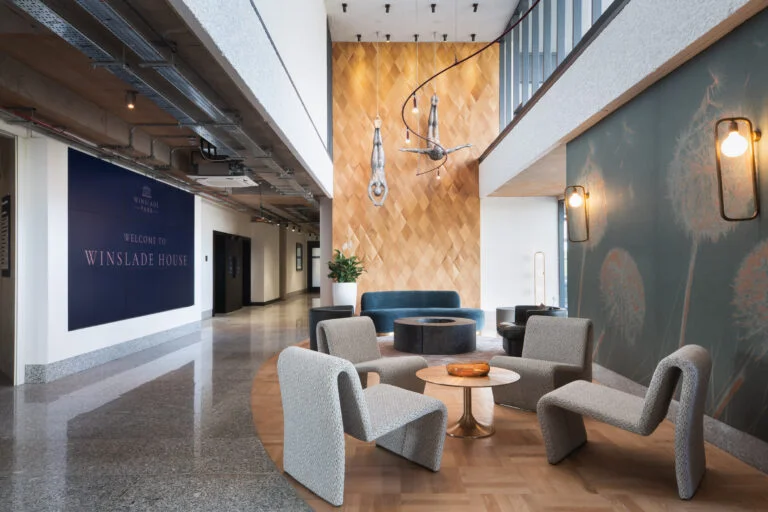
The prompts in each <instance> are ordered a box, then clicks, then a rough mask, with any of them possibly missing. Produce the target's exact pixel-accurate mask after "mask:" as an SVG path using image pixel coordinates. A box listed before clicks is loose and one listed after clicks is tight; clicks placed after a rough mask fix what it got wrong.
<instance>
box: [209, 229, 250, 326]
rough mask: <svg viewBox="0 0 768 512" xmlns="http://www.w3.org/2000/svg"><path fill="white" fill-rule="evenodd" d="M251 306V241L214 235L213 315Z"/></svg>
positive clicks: (215, 233)
mask: <svg viewBox="0 0 768 512" xmlns="http://www.w3.org/2000/svg"><path fill="white" fill-rule="evenodd" d="M250 303H251V239H250V238H245V237H242V236H237V235H230V234H228V233H220V232H218V231H214V232H213V313H214V314H217V313H218V314H221V313H231V312H232V311H237V310H238V309H240V308H242V307H243V305H248V304H250Z"/></svg>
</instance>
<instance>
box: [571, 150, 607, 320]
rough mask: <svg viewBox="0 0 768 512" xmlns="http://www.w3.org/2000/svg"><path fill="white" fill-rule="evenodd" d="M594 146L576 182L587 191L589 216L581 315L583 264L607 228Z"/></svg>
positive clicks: (580, 276)
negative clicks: (593, 157)
mask: <svg viewBox="0 0 768 512" xmlns="http://www.w3.org/2000/svg"><path fill="white" fill-rule="evenodd" d="M593 154H594V147H592V145H590V147H589V154H588V155H587V160H586V162H584V167H583V168H582V170H581V173H580V177H579V179H578V181H577V183H580V184H583V185H584V188H585V189H586V190H587V192H589V200H588V201H587V210H588V211H587V213H588V216H589V240H587V241H586V242H583V243H582V247H583V250H584V254H583V255H582V258H581V272H580V274H579V300H578V302H577V305H576V316H580V315H581V292H582V289H583V288H584V266H585V265H586V261H587V252H588V251H591V250H592V249H594V248H595V247H597V246H598V245H599V244H600V242H601V241H602V240H603V237H604V236H605V231H606V229H607V228H608V202H607V200H606V193H605V180H604V179H603V171H602V169H600V167H599V166H598V165H597V164H596V163H595V161H594V160H593V159H592V155H593Z"/></svg>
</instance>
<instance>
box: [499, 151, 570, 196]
mask: <svg viewBox="0 0 768 512" xmlns="http://www.w3.org/2000/svg"><path fill="white" fill-rule="evenodd" d="M565 185H566V183H565V144H561V145H560V146H557V147H556V148H554V149H553V150H551V151H550V152H549V153H547V154H546V155H544V156H543V157H541V159H539V160H538V161H536V162H535V163H534V164H533V165H531V166H530V167H528V168H527V169H525V170H524V171H522V172H520V174H518V175H516V176H515V177H513V178H512V179H510V180H509V181H507V182H506V183H505V184H504V185H502V186H501V187H499V188H498V190H496V192H494V193H493V194H491V196H493V197H531V196H533V197H538V196H561V195H563V191H564V190H565Z"/></svg>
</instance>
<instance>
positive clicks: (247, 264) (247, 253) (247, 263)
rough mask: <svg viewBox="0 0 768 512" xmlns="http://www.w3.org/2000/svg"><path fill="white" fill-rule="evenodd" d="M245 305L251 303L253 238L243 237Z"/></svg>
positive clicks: (243, 302) (243, 303)
mask: <svg viewBox="0 0 768 512" xmlns="http://www.w3.org/2000/svg"><path fill="white" fill-rule="evenodd" d="M242 256H243V280H242V282H243V300H242V305H243V306H250V305H251V239H250V238H243V254H242Z"/></svg>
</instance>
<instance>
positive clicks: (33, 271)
mask: <svg viewBox="0 0 768 512" xmlns="http://www.w3.org/2000/svg"><path fill="white" fill-rule="evenodd" d="M0 131H2V132H6V133H9V134H12V135H15V136H16V137H17V148H18V159H17V171H16V174H17V187H16V190H17V197H16V201H15V212H14V217H15V219H16V223H17V226H16V233H17V235H16V240H17V243H16V251H15V252H14V253H13V254H12V261H13V271H14V275H15V276H16V279H17V281H18V286H17V288H16V303H17V310H16V319H17V334H16V336H17V348H16V352H17V354H16V356H17V357H16V369H15V372H16V377H17V382H16V383H17V384H22V383H23V377H24V373H25V365H27V364H49V363H53V362H56V361H60V360H62V359H67V358H70V357H74V356H78V355H81V354H85V353H88V352H91V351H94V350H98V349H102V348H106V347H109V346H112V345H117V344H119V343H122V342H125V341H130V340H134V339H137V338H142V337H145V336H149V335H152V334H156V333H159V332H163V331H167V330H170V329H173V328H175V327H179V326H182V325H187V324H190V323H193V322H198V321H200V318H201V313H202V312H203V311H207V310H211V309H212V308H213V274H212V268H213V231H214V230H215V231H221V232H225V233H231V234H235V235H240V236H244V237H249V238H251V242H252V254H251V268H252V272H251V276H252V283H251V287H252V292H251V300H252V301H254V302H266V301H269V300H272V299H275V298H278V294H279V277H278V276H279V266H280V261H279V258H278V252H279V244H278V240H279V235H278V232H279V230H278V228H276V227H274V226H271V225H266V224H257V223H252V222H250V218H249V216H248V215H246V214H243V213H239V212H236V211H233V210H229V209H226V208H223V207H221V206H218V205H216V204H213V203H210V202H208V201H204V200H202V199H201V198H200V197H196V198H195V213H194V216H195V217H194V222H195V241H194V251H195V303H194V305H193V306H190V307H186V308H180V309H176V310H172V311H165V312H162V313H157V314H153V315H147V316H143V317H139V318H132V319H128V320H122V321H119V322H114V323H110V324H104V325H98V326H94V327H88V328H85V329H78V330H76V331H71V332H70V331H68V316H69V315H68V313H69V310H68V293H69V285H70V284H72V285H73V286H77V283H74V284H73V283H69V282H68V280H69V278H68V244H69V240H68V164H67V159H68V156H67V150H68V147H67V145H65V144H63V143H60V142H58V141H56V140H53V139H51V138H48V137H45V136H42V135H38V134H36V133H31V134H30V133H29V132H28V131H27V130H26V129H20V128H19V127H17V126H14V125H8V124H6V123H3V122H2V121H0ZM296 235H298V234H296ZM299 236H301V237H302V238H301V239H302V240H303V241H304V243H305V250H306V242H305V240H306V236H305V235H299ZM291 241H292V242H293V247H295V242H296V241H298V238H297V237H291ZM291 254H292V255H293V254H295V250H294V251H292V252H291ZM206 256H207V259H208V261H205V260H206ZM290 268H291V269H294V268H295V257H294V259H293V260H292V263H291V267H290ZM293 273H294V274H295V273H296V272H295V270H293ZM299 281H300V279H299V280H296V279H294V281H293V282H299Z"/></svg>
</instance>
